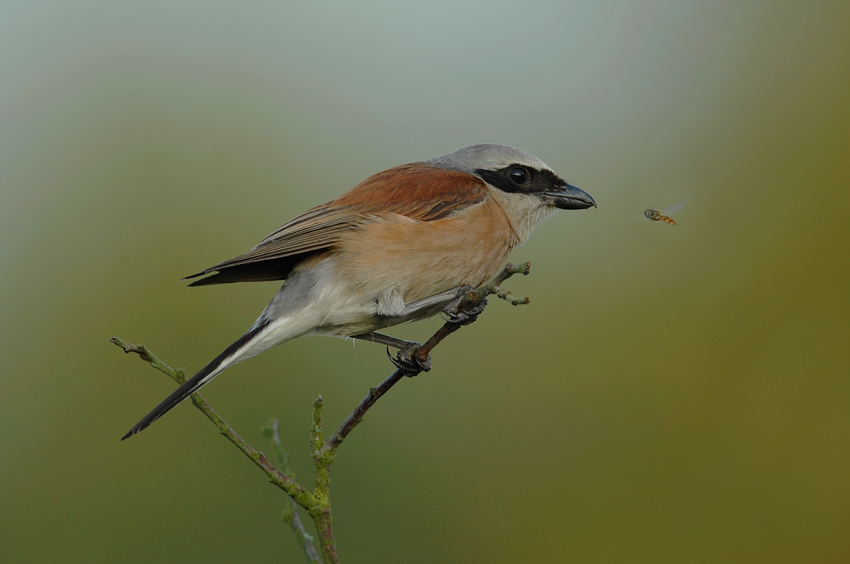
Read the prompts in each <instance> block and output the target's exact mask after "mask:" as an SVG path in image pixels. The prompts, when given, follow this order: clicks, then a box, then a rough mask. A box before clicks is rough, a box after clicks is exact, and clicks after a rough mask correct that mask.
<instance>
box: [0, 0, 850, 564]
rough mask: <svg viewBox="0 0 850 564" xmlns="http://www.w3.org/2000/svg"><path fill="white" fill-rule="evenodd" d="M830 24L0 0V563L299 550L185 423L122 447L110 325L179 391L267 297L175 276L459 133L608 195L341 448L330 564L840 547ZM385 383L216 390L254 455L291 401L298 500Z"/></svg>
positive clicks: (166, 424)
mask: <svg viewBox="0 0 850 564" xmlns="http://www.w3.org/2000/svg"><path fill="white" fill-rule="evenodd" d="M848 30H850V4H848V3H847V2H843V1H811V2H805V3H804V2H783V1H773V0H764V1H757V0H753V1H749V2H737V1H725V2H723V1H721V2H684V1H681V0H669V1H662V0H659V1H652V2H625V1H623V2H616V1H609V2H570V1H563V0H561V1H557V2H555V1H549V2H522V3H509V2H442V1H432V2H421V1H419V2H359V3H352V2H301V3H293V2H271V1H269V2H241V3H236V2H232V3H231V2H187V1H174V0H169V1H167V2H144V3H141V2H113V1H110V2H93V1H79V2H73V3H71V2H41V1H35V2H9V1H6V2H3V3H2V4H0V77H2V80H0V272H2V276H0V358H2V367H3V369H2V376H0V561H3V562H10V563H11V562H39V563H43V562H128V563H129V562H152V561H153V562H199V561H209V562H246V561H267V562H273V561H282V562H300V561H303V555H301V554H300V553H299V551H298V549H297V547H296V545H295V542H294V541H293V539H292V538H291V532H290V531H289V530H288V529H287V528H286V526H285V525H284V524H283V523H282V522H281V519H280V513H281V510H282V509H283V501H284V500H283V495H282V494H281V493H280V492H279V491H278V490H276V489H275V488H273V487H272V486H270V485H269V484H268V483H267V482H266V481H265V479H264V477H263V475H262V474H261V473H260V472H259V471H258V470H257V469H256V468H255V467H254V466H253V465H252V464H250V462H249V461H247V460H246V459H244V458H243V457H242V455H241V454H239V453H238V452H237V451H236V450H235V449H234V448H233V447H232V446H231V445H230V444H229V443H227V442H226V441H225V440H223V439H222V438H220V437H219V436H218V435H217V433H216V432H215V429H214V428H213V427H212V426H211V425H210V423H209V422H208V421H206V419H204V418H203V416H202V415H201V414H200V413H199V412H197V411H196V410H194V409H193V408H192V407H191V406H190V405H188V404H184V405H181V406H180V407H179V408H177V409H175V410H174V411H173V412H171V413H169V414H168V416H167V417H165V418H164V419H162V420H160V421H159V422H157V423H156V424H155V425H153V426H152V427H151V428H150V429H149V430H148V431H146V432H145V433H143V434H141V435H139V436H138V437H134V438H133V439H132V440H129V441H125V442H119V440H118V439H119V438H120V437H121V435H122V434H123V433H124V432H125V431H126V430H127V429H128V428H129V427H130V426H131V425H132V424H133V423H135V422H136V421H137V420H138V419H139V418H140V417H141V416H142V415H144V414H145V413H146V412H147V411H148V410H149V409H150V408H151V407H153V406H154V405H155V404H156V403H158V402H159V401H160V400H161V399H162V398H163V397H164V396H165V395H166V394H167V393H168V392H169V391H170V390H172V389H173V383H172V382H171V381H169V380H168V379H167V378H166V377H165V376H163V375H162V374H160V373H158V372H156V371H154V370H152V369H151V368H150V367H147V366H145V365H144V364H143V363H142V362H140V361H139V360H137V359H136V358H132V357H130V356H125V355H124V354H122V353H121V351H120V350H118V349H117V348H116V347H114V346H112V345H110V344H109V343H108V342H107V338H109V337H110V336H112V335H117V336H120V337H122V338H124V339H126V340H128V341H130V342H143V343H145V344H147V345H148V346H150V347H151V348H152V350H154V351H155V352H156V353H158V354H159V355H160V356H161V357H162V358H163V359H164V360H165V361H166V362H169V363H170V364H172V365H175V366H180V367H183V368H185V369H186V370H187V371H194V370H197V369H198V368H200V367H201V366H202V365H203V364H205V363H206V362H207V361H208V360H209V359H210V358H212V357H213V356H215V355H216V354H218V353H219V352H220V351H221V350H222V349H223V348H224V347H225V346H226V345H228V344H229V343H230V342H231V341H232V340H234V339H235V338H236V337H237V336H239V335H240V334H241V333H242V331H244V330H245V329H246V328H247V327H248V326H249V325H250V324H251V323H252V322H253V320H254V319H255V317H256V316H257V314H258V313H259V311H260V310H261V309H262V307H263V306H264V305H265V303H266V302H267V300H268V299H270V297H271V296H272V295H273V294H274V292H275V291H276V289H277V284H275V283H267V284H266V283H264V284H245V285H230V286H222V287H211V288H200V289H187V288H185V286H184V283H181V282H178V278H180V277H181V276H184V275H187V274H190V273H193V272H196V271H198V270H200V269H202V268H204V267H207V266H209V265H212V264H215V263H216V262H218V261H220V260H223V259H226V258H229V257H231V256H233V255H236V254H239V253H241V252H243V251H245V250H247V249H249V248H250V247H252V246H253V245H254V244H255V243H256V242H257V241H259V240H260V239H261V238H262V237H264V236H265V235H266V234H267V233H269V232H270V231H272V230H273V229H275V228H276V227H277V226H279V225H280V224H282V223H284V222H285V221H287V220H288V219H290V218H291V217H293V216H294V215H296V214H298V213H299V212H301V211H303V210H305V209H307V208H308V207H311V206H313V205H316V204H319V203H322V202H325V201H328V200H330V199H332V198H334V197H335V196H337V195H338V194H340V193H342V192H343V191H345V190H347V189H348V188H350V187H351V186H353V185H354V184H356V183H357V182H359V181H360V180H362V179H363V178H365V177H366V176H368V175H369V174H372V173H374V172H377V171H379V170H382V169H384V168H387V167H389V166H393V165H396V164H400V163H405V162H411V161H416V160H423V159H427V158H430V157H433V156H437V155H440V154H443V153H447V152H449V151H452V150H454V149H456V148H458V147H461V146H464V145H468V144H472V143H482V142H491V143H503V144H508V145H512V146H516V147H520V148H523V149H525V150H527V151H530V152H532V153H534V154H535V155H537V156H539V157H540V158H542V159H543V160H544V161H546V162H547V163H548V164H549V165H550V166H552V167H553V168H554V169H555V170H556V171H558V172H559V173H561V174H562V175H563V176H565V177H566V178H567V179H568V180H569V181H571V182H572V183H574V184H577V185H579V186H581V187H583V188H584V189H586V190H587V191H588V192H589V193H590V194H592V195H593V196H594V197H595V198H596V200H597V201H598V203H599V209H596V210H590V211H584V212H562V213H561V214H559V215H557V216H556V217H555V218H553V219H550V220H549V221H548V222H547V223H545V224H544V225H543V226H542V227H541V228H539V229H538V230H537V232H536V233H535V234H534V236H533V237H532V239H531V242H530V243H529V244H528V245H526V246H525V247H523V248H522V249H519V250H517V251H516V252H515V253H514V255H513V257H512V258H513V259H514V260H515V261H526V260H530V261H531V262H532V263H533V268H532V274H531V275H530V276H529V277H527V278H522V279H512V280H511V281H510V283H509V287H510V288H511V289H512V290H513V291H514V293H516V294H519V295H529V296H531V298H532V302H531V305H529V306H527V307H523V308H512V307H510V306H508V305H507V304H505V303H502V302H498V303H491V306H490V307H489V308H488V310H487V312H486V313H485V314H484V315H483V316H482V318H481V319H480V320H479V321H478V323H476V324H475V325H474V326H473V327H471V328H468V329H465V330H463V331H461V332H460V333H458V334H456V335H454V336H452V338H451V339H449V340H448V341H447V342H445V343H444V344H443V345H441V346H440V347H439V348H438V349H437V351H435V354H434V365H435V369H434V370H433V371H432V372H431V373H429V374H427V375H423V376H420V377H418V378H416V379H414V380H408V381H404V382H402V383H401V384H400V385H399V386H397V388H395V389H394V390H393V391H392V392H391V394H389V395H388V396H387V397H385V398H384V399H383V400H382V401H381V402H380V403H379V404H378V405H377V406H376V407H375V408H374V409H373V410H372V411H371V412H370V413H369V415H368V417H367V419H366V421H365V423H364V424H363V425H362V426H361V427H359V428H358V429H357V430H356V431H355V432H354V433H353V434H352V436H351V437H350V438H349V440H348V441H347V442H346V444H345V445H344V446H343V447H342V449H341V451H340V453H339V456H338V458H337V460H336V462H335V464H334V467H333V472H332V476H333V490H332V493H333V503H334V516H335V525H336V535H337V542H338V549H339V552H340V555H341V558H342V561H343V562H347V563H355V562H364V563H365V562H369V563H379V562H410V563H426V562H427V563H433V562H488V563H500V562H505V563H507V562H511V563H514V562H560V561H570V562H600V563H602V562H604V563H612V562H623V563H633V562H652V563H662V562H670V563H682V562H688V563H703V562H747V563H752V562H770V563H777V562H847V561H850V534H848V530H850V480H848V469H849V468H850V409H848V407H850V378H848V376H850V352H848V351H850V343H848V340H849V339H850V292H848V290H850V268H848V257H849V256H850V253H848V251H850V223H848V213H850V194H848V185H849V184H850V31H848ZM682 198H690V202H689V204H688V206H687V207H685V208H684V210H682V212H681V213H679V214H678V215H677V216H676V217H677V218H678V219H679V226H678V227H675V228H674V227H670V226H668V225H664V224H655V223H649V222H643V223H641V222H639V221H635V217H636V216H639V215H640V213H641V212H642V211H643V210H644V209H645V208H646V207H649V206H658V207H663V206H665V205H669V204H672V203H674V202H676V201H678V200H680V199H682ZM438 324H439V321H438V320H432V321H431V322H427V323H422V324H419V325H415V326H406V327H400V328H397V329H395V330H394V331H393V333H394V334H396V335H398V336H402V337H407V338H415V339H422V338H425V337H427V335H429V334H430V332H432V331H433V330H434V329H435V328H436V327H437V326H438ZM390 368H391V367H390V365H389V363H388V362H387V359H386V357H385V353H384V350H383V348H382V347H379V346H372V345H369V344H366V343H358V344H357V346H356V347H355V346H352V344H351V343H350V342H344V341H338V340H329V339H319V338H304V339H299V340H297V341H295V342H292V343H288V344H286V345H284V346H282V347H280V348H278V349H275V350H274V351H271V352H269V353H266V354H264V355H262V356H260V357H258V358H255V359H252V360H251V361H249V362H246V363H243V364H240V365H238V366H236V367H233V368H232V369H230V370H228V371H227V372H226V373H225V375H224V376H223V377H222V378H219V379H218V380H216V381H215V382H214V383H213V384H212V385H210V386H208V387H207V388H205V390H204V396H205V397H206V398H207V399H208V400H209V401H210V402H211V403H212V404H213V405H214V406H215V407H216V408H217V409H218V410H219V411H220V413H221V414H222V415H223V416H224V417H225V418H226V419H227V420H228V421H229V422H230V423H231V424H232V425H233V426H234V427H235V428H236V429H237V430H238V431H239V432H240V433H241V434H242V435H243V436H244V437H246V438H247V439H248V440H249V441H250V442H252V443H254V444H255V445H256V446H258V447H260V448H264V449H266V450H268V448H267V445H266V444H265V443H264V440H263V439H262V438H261V436H260V433H259V428H260V427H261V426H262V425H263V424H264V423H265V422H266V421H267V419H268V418H269V417H278V418H279V419H280V421H281V428H282V438H283V441H284V443H285V445H286V446H287V447H288V450H289V452H290V454H291V456H292V459H293V465H294V468H295V470H296V471H297V472H298V474H299V477H300V478H301V479H302V480H303V481H305V482H306V483H308V484H310V485H312V479H311V466H310V460H309V454H308V426H309V422H310V414H311V402H312V401H313V399H314V398H316V397H317V396H318V395H319V394H321V395H322V396H323V397H324V399H325V402H326V409H325V416H326V421H327V423H328V426H329V427H335V426H336V425H337V424H338V423H339V422H340V421H341V420H342V418H343V417H344V416H345V415H346V414H347V413H348V411H349V410H350V409H351V408H352V407H353V406H354V405H355V404H356V403H357V402H358V401H359V400H360V399H361V398H362V397H363V396H364V394H365V392H366V390H367V389H368V388H369V387H370V386H373V385H375V384H376V383H378V382H379V381H381V380H382V379H383V378H384V377H385V376H386V375H387V374H388V373H389V371H390Z"/></svg>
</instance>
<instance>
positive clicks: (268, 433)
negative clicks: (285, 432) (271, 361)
mask: <svg viewBox="0 0 850 564" xmlns="http://www.w3.org/2000/svg"><path fill="white" fill-rule="evenodd" d="M260 432H261V433H262V434H263V436H264V437H266V438H267V439H269V440H270V441H271V443H272V451H273V452H274V458H275V463H277V467H278V468H279V469H280V471H281V472H283V473H284V474H286V475H287V476H289V477H290V478H291V479H293V480H294V479H295V473H294V472H292V470H291V469H290V467H289V453H287V452H286V450H284V448H283V445H282V444H281V443H280V434H279V433H278V421H277V419H274V418H272V419H269V422H268V423H267V424H266V425H265V427H263V428H262V429H260ZM282 518H283V521H284V522H285V523H286V524H287V525H289V526H290V527H291V528H292V532H293V533H295V540H296V541H297V542H298V545H299V546H300V547H301V549H302V550H303V551H304V554H305V555H306V556H307V560H308V561H309V562H311V563H313V562H318V563H319V564H321V563H322V560H321V559H320V558H319V555H318V553H317V552H316V547H315V546H313V537H312V536H310V535H309V534H308V533H307V531H306V530H305V529H304V524H303V523H302V522H301V516H300V515H299V514H298V508H297V507H296V506H295V503H294V502H293V500H292V498H291V497H289V496H288V495H287V496H286V509H284V510H283V515H282Z"/></svg>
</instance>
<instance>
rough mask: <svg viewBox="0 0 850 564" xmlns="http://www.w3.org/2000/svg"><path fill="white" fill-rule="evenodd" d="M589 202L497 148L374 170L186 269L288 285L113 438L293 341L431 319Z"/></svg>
mask: <svg viewBox="0 0 850 564" xmlns="http://www.w3.org/2000/svg"><path fill="white" fill-rule="evenodd" d="M591 206H594V207H595V206H596V202H595V201H594V200H593V198H592V197H591V196H590V195H589V194H587V193H586V192H584V191H583V190H581V189H579V188H577V187H575V186H572V185H570V184H568V183H567V182H566V181H564V180H562V179H561V178H560V177H559V176H558V175H557V174H555V172H554V171H553V170H552V169H551V168H549V167H548V166H547V165H546V164H545V163H544V162H543V161H541V160H540V159H538V158H537V157H535V156H534V155H531V154H529V153H526V152H525V151H521V150H519V149H514V148H512V147H505V146H503V145H472V146H470V147H464V148H463V149H458V150H457V151H455V152H453V153H449V154H447V155H443V156H441V157H437V158H434V159H431V160H428V161H424V162H417V163H411V164H406V165H401V166H397V167H393V168H390V169H388V170H385V171H383V172H379V173H378V174H375V175H373V176H371V177H369V178H367V179H366V180H364V181H363V182H361V183H360V184H358V185H357V186H355V187H354V188H352V189H351V190H350V191H348V192H346V193H345V194H343V195H342V196H340V197H339V198H337V199H336V200H333V201H332V202H329V203H327V204H323V205H321V206H317V207H315V208H313V209H311V210H308V211H306V212H304V213H303V214H301V215H299V216H298V217H296V218H295V219H293V220H291V221H290V222H289V223H287V224H285V225H284V226H282V227H280V228H279V229H277V230H276V231H274V232H273V233H272V234H271V235H269V236H268V237H266V238H265V239H263V240H262V241H260V242H259V243H258V244H257V246H256V247H254V248H253V249H251V250H250V251H248V252H247V253H245V254H242V255H239V256H237V257H235V258H232V259H230V260H226V261H224V262H222V263H219V264H217V265H215V266H212V267H210V268H207V269H205V270H203V271H201V272H199V273H197V274H193V275H191V276H187V277H186V278H187V279H190V278H199V277H201V276H204V275H207V274H211V276H207V277H206V278H199V279H198V280H195V281H194V282H192V283H191V284H189V285H190V286H207V285H211V284H227V283H231V282H251V281H263V280H285V282H284V284H283V286H281V288H280V290H278V292H277V294H276V295H275V296H274V298H272V301H271V302H270V303H269V305H268V306H266V308H265V309H264V310H263V312H262V313H261V314H260V317H259V318H258V319H257V321H256V322H254V324H253V325H252V326H251V328H250V329H248V332H247V333H245V334H244V335H242V336H241V337H240V338H239V339H238V340H237V341H236V342H235V343H233V344H232V345H230V346H229V347H227V349H225V350H224V352H222V353H221V354H220V355H218V356H217V357H216V358H214V359H213V360H212V361H211V362H210V363H209V364H207V365H206V366H205V367H203V368H202V369H201V370H200V371H199V372H198V373H197V374H195V375H194V376H193V377H192V378H190V379H189V380H187V381H186V383H185V384H183V385H182V386H180V387H179V388H178V389H177V390H175V392H174V393H172V394H171V395H170V396H168V397H167V398H165V400H163V401H162V403H160V404H159V405H158V406H156V407H155V408H154V409H153V411H151V412H150V413H148V414H147V415H146V416H145V417H144V418H143V419H142V420H141V421H139V422H138V423H137V424H136V425H135V426H134V427H133V428H132V429H130V430H129V431H128V432H127V434H126V435H124V437H123V438H122V440H123V439H126V438H127V437H130V436H131V435H135V434H136V433H138V432H140V431H142V430H143V429H145V428H146V427H147V426H148V425H150V424H151V423H153V422H154V421H156V420H157V419H159V418H160V417H162V415H164V414H165V413H166V412H167V411H168V410H170V409H171V408H172V407H174V406H175V405H177V404H178V403H180V402H181V401H183V400H184V399H186V398H187V397H188V396H189V395H190V394H192V393H193V392H196V391H197V390H198V389H199V388H201V387H202V386H204V385H205V384H207V383H208V382H210V381H211V380H212V379H213V378H215V377H216V376H218V375H219V374H221V373H222V371H224V370H225V369H226V368H227V367H228V366H230V365H231V364H234V363H236V362H239V361H242V360H245V359H246V358H250V357H252V356H255V355H257V354H259V353H261V352H263V351H265V350H267V349H270V348H272V347H274V346H276V345H279V344H281V343H284V342H286V341H288V340H290V339H294V338H295V337H300V336H301V335H327V336H335V337H356V338H367V339H370V340H375V333H374V332H375V331H377V330H379V329H382V328H384V327H389V326H392V325H397V324H399V323H405V322H408V321H416V320H419V319H425V318H427V317H431V316H433V315H436V314H438V313H440V312H441V311H442V310H443V308H444V307H446V305H448V304H449V303H450V302H452V301H453V300H455V299H456V298H457V296H458V290H459V288H462V287H465V286H473V287H476V286H479V285H481V284H482V283H484V282H485V281H486V280H487V279H489V278H491V277H492V276H493V275H494V274H496V272H498V270H499V267H500V266H501V265H502V263H503V262H504V261H505V260H506V259H507V257H508V254H509V253H510V252H511V251H512V250H513V249H514V248H515V247H517V246H519V245H522V244H524V243H525V242H526V241H527V240H528V238H529V236H530V235H531V232H532V231H533V230H534V228H535V227H536V226H537V225H538V224H540V223H541V222H542V221H543V220H544V219H546V218H547V217H549V216H551V215H552V214H553V213H555V211H557V210H559V209H564V210H576V209H586V208H589V207H591ZM381 338H382V339H388V340H392V338H390V337H385V336H381ZM382 342H386V341H382ZM398 342H400V343H401V342H403V341H398Z"/></svg>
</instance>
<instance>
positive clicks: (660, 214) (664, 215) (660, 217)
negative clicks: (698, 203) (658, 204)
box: [643, 199, 688, 225]
mask: <svg viewBox="0 0 850 564" xmlns="http://www.w3.org/2000/svg"><path fill="white" fill-rule="evenodd" d="M687 203H688V200H687V199H685V200H682V201H681V202H679V203H677V204H673V205H672V206H670V207H668V208H665V209H663V210H660V211H659V210H656V209H653V208H647V209H646V211H645V212H643V215H644V217H646V219H649V220H651V221H663V222H664V223H669V224H670V225H676V220H674V219H673V218H672V217H670V216H671V215H673V214H674V213H676V212H678V211H679V210H681V209H682V208H683V207H685V204H687Z"/></svg>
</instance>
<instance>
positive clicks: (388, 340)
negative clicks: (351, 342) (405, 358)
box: [352, 331, 422, 350]
mask: <svg viewBox="0 0 850 564" xmlns="http://www.w3.org/2000/svg"><path fill="white" fill-rule="evenodd" d="M352 339H359V340H361V341H369V342H372V343H378V344H379V345H386V346H388V347H393V348H396V349H399V350H404V349H406V348H410V347H414V346H416V347H419V346H422V345H420V344H419V343H417V342H415V341H405V340H404V339H398V338H396V337H390V336H389V335H384V334H383V333H378V332H376V331H373V332H372V333H363V334H362V335H354V336H353V337H352Z"/></svg>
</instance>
